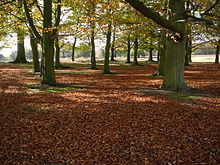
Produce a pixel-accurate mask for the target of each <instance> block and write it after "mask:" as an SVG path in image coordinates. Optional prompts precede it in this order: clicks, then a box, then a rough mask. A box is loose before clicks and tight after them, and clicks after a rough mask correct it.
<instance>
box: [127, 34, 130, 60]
mask: <svg viewBox="0 0 220 165" xmlns="http://www.w3.org/2000/svg"><path fill="white" fill-rule="evenodd" d="M127 47H128V51H127V62H126V63H131V39H130V34H129V35H128V38H127Z"/></svg>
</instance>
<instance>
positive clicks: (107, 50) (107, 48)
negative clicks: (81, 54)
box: [103, 23, 112, 74]
mask: <svg viewBox="0 0 220 165" xmlns="http://www.w3.org/2000/svg"><path fill="white" fill-rule="evenodd" d="M111 30H112V25H111V23H109V24H108V31H107V35H106V37H107V40H106V45H105V60H104V68H103V73H104V74H109V73H111V72H110V69H109V55H110V47H111Z"/></svg>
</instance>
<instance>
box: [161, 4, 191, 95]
mask: <svg viewBox="0 0 220 165" xmlns="http://www.w3.org/2000/svg"><path fill="white" fill-rule="evenodd" d="M169 9H170V10H171V11H172V13H170V15H169V20H170V21H171V22H172V24H173V25H175V26H178V27H177V28H178V29H181V31H182V32H184V33H183V34H176V33H175V34H172V35H171V36H169V37H168V39H167V42H166V46H167V47H166V61H165V65H166V69H165V78H164V81H163V84H162V86H161V87H162V88H163V89H168V90H175V91H184V90H186V89H187V86H186V84H185V79H184V56H185V43H186V36H185V24H184V23H178V24H176V23H175V22H176V21H177V20H182V19H184V18H185V15H184V11H185V7H184V2H183V1H182V0H169ZM173 13H175V14H173Z"/></svg>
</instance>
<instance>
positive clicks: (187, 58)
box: [185, 25, 192, 66]
mask: <svg viewBox="0 0 220 165" xmlns="http://www.w3.org/2000/svg"><path fill="white" fill-rule="evenodd" d="M186 28H187V29H186V54H185V65H186V66H189V62H190V58H191V53H192V47H191V46H192V39H191V27H190V25H187V26H186Z"/></svg>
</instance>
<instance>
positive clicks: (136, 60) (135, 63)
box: [134, 37, 139, 65]
mask: <svg viewBox="0 0 220 165" xmlns="http://www.w3.org/2000/svg"><path fill="white" fill-rule="evenodd" d="M134 65H139V63H138V38H137V37H136V38H135V41H134Z"/></svg>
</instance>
